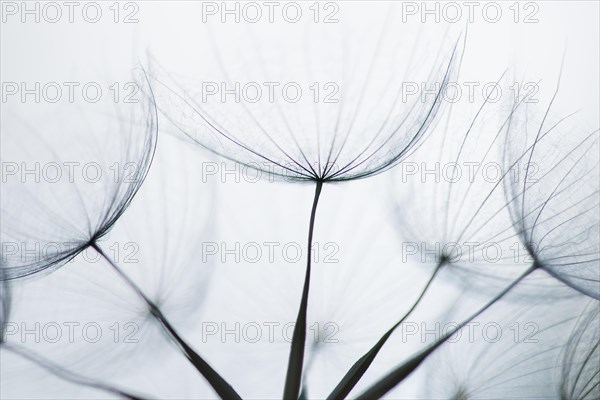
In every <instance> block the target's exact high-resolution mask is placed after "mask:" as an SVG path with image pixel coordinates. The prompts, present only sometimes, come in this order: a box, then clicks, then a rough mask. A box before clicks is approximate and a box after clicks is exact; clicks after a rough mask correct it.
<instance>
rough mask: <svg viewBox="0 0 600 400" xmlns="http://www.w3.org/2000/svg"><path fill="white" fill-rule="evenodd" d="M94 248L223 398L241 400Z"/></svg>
mask: <svg viewBox="0 0 600 400" xmlns="http://www.w3.org/2000/svg"><path fill="white" fill-rule="evenodd" d="M91 246H92V247H93V248H94V250H96V251H97V252H98V254H100V256H102V258H104V259H105V260H106V261H108V263H109V264H110V266H111V267H112V268H113V270H114V271H115V272H116V273H117V274H118V275H119V276H120V277H121V279H123V281H125V283H126V284H127V285H128V286H129V287H131V288H132V289H133V291H134V292H136V293H137V295H138V296H139V297H140V298H141V299H142V300H143V301H144V303H146V306H147V307H148V310H149V311H150V314H151V315H152V316H153V317H154V318H155V319H156V320H157V321H158V322H159V323H160V324H161V327H162V328H163V329H164V330H165V332H166V333H167V334H168V335H169V338H170V339H171V340H172V341H173V342H174V343H175V344H176V345H177V347H178V348H179V350H180V351H181V352H182V353H183V354H184V355H185V356H186V358H187V359H188V360H189V361H190V363H192V365H193V366H194V367H195V368H196V369H197V370H198V372H200V374H202V376H203V377H204V378H205V379H206V380H207V382H208V383H209V384H210V385H211V386H212V388H213V389H214V390H215V392H217V394H218V395H219V396H220V397H221V398H222V399H227V400H229V399H236V400H238V399H239V400H241V397H240V395H239V394H237V392H236V391H235V390H234V389H233V388H232V387H231V385H229V383H227V381H225V379H223V378H222V377H221V375H219V374H218V373H217V371H215V370H214V369H213V368H212V367H211V366H210V365H209V364H208V363H207V362H206V361H204V359H203V358H202V357H201V356H200V355H199V354H198V353H196V351H195V350H194V349H193V348H192V347H191V346H190V345H188V344H187V342H186V341H185V340H184V339H183V338H182V337H181V336H180V335H179V333H177V331H176V330H175V328H174V327H173V326H172V325H171V323H170V322H169V320H168V319H167V317H165V315H164V314H163V313H162V311H161V310H160V309H159V308H158V306H157V305H156V304H155V303H154V302H153V301H152V300H150V299H149V298H148V297H147V296H146V295H145V294H144V292H143V291H142V289H141V288H140V287H139V286H138V285H137V284H136V283H135V282H134V281H133V280H131V278H129V277H128V276H127V275H126V274H125V273H124V272H123V271H122V270H121V268H119V266H118V265H117V264H116V263H115V262H114V261H113V260H112V259H111V258H110V257H108V255H107V254H106V253H105V252H104V251H103V250H102V249H101V248H100V246H98V244H97V243H95V242H94V243H92V245H91Z"/></svg>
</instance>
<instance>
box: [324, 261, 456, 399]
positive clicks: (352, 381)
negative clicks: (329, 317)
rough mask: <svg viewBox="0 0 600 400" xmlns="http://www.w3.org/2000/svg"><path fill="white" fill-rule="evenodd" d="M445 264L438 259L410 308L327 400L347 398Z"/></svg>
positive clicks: (349, 372)
mask: <svg viewBox="0 0 600 400" xmlns="http://www.w3.org/2000/svg"><path fill="white" fill-rule="evenodd" d="M446 262H447V259H446V258H442V259H440V261H439V262H438V264H437V265H436V267H435V270H434V271H433V274H431V277H430V278H429V280H428V281H427V284H426V285H425V287H423V289H422V290H421V293H420V294H419V297H417V299H416V300H415V302H414V303H413V305H412V306H411V308H410V309H409V310H408V311H407V312H406V313H405V314H404V316H403V317H402V318H400V320H398V321H397V322H396V323H395V324H394V325H392V327H391V328H390V329H388V331H387V332H386V333H385V334H384V335H383V336H382V337H381V338H380V339H379V340H378V341H377V343H375V345H374V346H373V347H371V349H370V350H369V351H367V352H366V353H365V354H363V356H362V357H361V358H359V359H358V360H357V361H356V362H355V363H354V364H353V365H352V367H350V369H349V370H348V372H346V375H344V377H343V378H342V380H341V381H340V382H339V383H338V385H337V386H336V387H335V389H333V391H332V392H331V394H330V395H329V396H328V397H327V400H341V399H344V398H346V396H348V394H349V393H350V391H352V389H353V388H354V386H356V384H357V383H358V381H360V379H361V378H362V376H363V375H364V374H365V372H367V369H369V367H370V366H371V363H372V362H373V360H375V357H376V356H377V354H378V353H379V351H380V350H381V348H382V347H383V345H384V344H385V343H386V342H387V340H388V339H389V337H390V336H391V335H392V333H394V331H395V330H396V328H398V327H399V326H400V325H401V324H402V323H403V322H404V321H405V320H406V318H408V317H409V316H410V315H411V314H412V312H413V311H414V310H415V309H416V308H417V306H418V305H419V303H420V302H421V300H422V299H423V297H424V296H425V293H426V292H427V290H428V289H429V287H430V286H431V283H432V282H433V280H434V278H435V277H436V276H437V274H438V272H439V271H440V269H441V268H442V267H443V266H444V265H445V264H446Z"/></svg>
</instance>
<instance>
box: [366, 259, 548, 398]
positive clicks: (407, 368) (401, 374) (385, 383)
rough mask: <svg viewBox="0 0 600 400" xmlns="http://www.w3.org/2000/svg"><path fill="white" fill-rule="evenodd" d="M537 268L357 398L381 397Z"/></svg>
mask: <svg viewBox="0 0 600 400" xmlns="http://www.w3.org/2000/svg"><path fill="white" fill-rule="evenodd" d="M537 268H538V266H537V264H533V265H532V266H531V267H530V268H528V269H527V270H526V271H525V272H524V273H523V274H522V275H520V276H519V277H518V278H517V279H515V280H514V281H513V282H511V284H510V285H508V286H507V287H506V288H504V289H503V290H502V291H501V292H500V293H498V294H497V295H496V296H495V297H494V298H493V299H492V300H490V301H489V302H487V303H486V304H485V305H484V306H483V307H481V308H480V309H479V310H477V311H476V312H475V313H474V314H472V315H471V316H470V317H468V318H467V319H465V320H463V322H461V323H460V324H459V325H458V326H456V327H455V328H454V329H451V330H450V331H449V332H447V333H446V334H445V335H444V336H442V337H441V338H440V339H439V340H438V341H437V342H435V343H433V344H432V345H430V346H429V347H427V348H425V349H423V350H421V351H420V352H419V353H417V354H416V355H414V356H413V357H411V358H410V359H409V360H407V361H405V362H403V363H402V364H400V365H399V366H397V367H396V368H394V369H393V370H392V371H391V372H389V373H388V374H387V375H385V376H384V377H383V378H381V379H380V380H378V381H377V382H376V383H375V384H373V385H372V386H371V387H369V388H368V389H367V390H366V391H364V392H363V393H361V394H360V395H359V396H358V397H356V399H357V400H370V399H379V398H381V397H383V396H384V395H385V394H386V393H387V392H389V391H390V390H391V389H393V388H394V387H395V386H396V385H397V384H399V383H400V382H402V381H403V380H404V378H406V377H407V376H408V375H410V374H411V373H412V372H413V371H414V370H415V369H417V368H418V367H419V365H420V364H421V363H422V362H423V361H424V360H425V359H426V358H427V357H428V356H429V355H430V354H431V353H433V352H434V351H435V350H436V349H437V348H438V347H440V346H441V345H442V344H443V343H445V342H446V340H448V339H449V338H450V337H451V336H452V335H454V334H455V333H456V332H458V331H459V330H461V329H462V328H464V327H465V325H467V324H468V323H470V322H471V321H472V320H474V319H475V318H477V317H478V316H479V315H481V314H483V312H485V311H486V310H487V309H488V308H490V307H491V306H492V305H494V304H495V303H496V302H497V301H498V300H500V299H501V298H502V297H504V296H505V295H506V294H507V293H508V292H510V291H511V290H512V289H513V288H514V287H515V286H517V285H518V284H519V282H521V281H522V280H523V279H525V278H526V277H528V276H529V275H530V274H531V273H532V272H533V271H535V270H536V269H537Z"/></svg>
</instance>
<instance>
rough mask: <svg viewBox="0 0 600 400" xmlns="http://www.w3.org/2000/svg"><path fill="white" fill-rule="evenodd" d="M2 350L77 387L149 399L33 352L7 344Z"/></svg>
mask: <svg viewBox="0 0 600 400" xmlns="http://www.w3.org/2000/svg"><path fill="white" fill-rule="evenodd" d="M2 348H3V349H6V350H8V351H11V352H13V353H14V354H17V355H19V356H20V357H23V358H24V359H26V360H28V361H30V362H32V363H34V364H35V365H37V366H39V367H40V368H43V369H45V370H46V371H48V372H49V373H51V374H52V375H54V376H56V377H58V378H60V379H62V380H64V381H67V382H71V383H74V384H76V385H81V386H86V387H89V388H94V389H97V390H101V391H103V392H106V393H110V394H113V395H117V396H119V397H123V398H125V399H128V400H142V399H144V398H148V397H147V396H140V395H136V394H132V393H128V392H125V391H124V390H121V389H118V388H116V387H114V386H111V385H108V384H105V383H101V382H98V381H94V380H91V379H89V378H86V377H84V376H81V375H78V374H75V373H73V372H71V371H68V370H66V369H64V368H62V367H60V366H58V365H56V364H53V363H51V362H50V361H48V360H46V359H44V358H42V357H40V356H38V355H37V354H33V353H31V352H28V351H25V350H24V349H20V348H18V347H15V346H12V345H9V344H7V343H4V344H2Z"/></svg>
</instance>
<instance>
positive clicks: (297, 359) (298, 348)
mask: <svg viewBox="0 0 600 400" xmlns="http://www.w3.org/2000/svg"><path fill="white" fill-rule="evenodd" d="M322 188H323V182H322V181H317V186H316V188H315V196H314V199H313V205H312V210H311V212H310V223H309V225H308V246H307V247H308V253H307V261H306V275H305V277H304V287H303V289H302V299H301V300H300V310H299V311H298V317H297V318H296V325H295V326H294V335H293V336H292V347H291V350H290V358H289V360H288V368H287V374H286V377H285V388H284V390H283V398H284V399H285V400H297V399H298V396H299V394H300V383H301V382H302V365H303V363H304V344H305V341H306V311H307V308H308V291H309V287H310V266H311V260H312V254H311V247H312V238H313V230H314V227H315V216H316V214H317V205H318V204H319V196H320V195H321V189H322Z"/></svg>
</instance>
